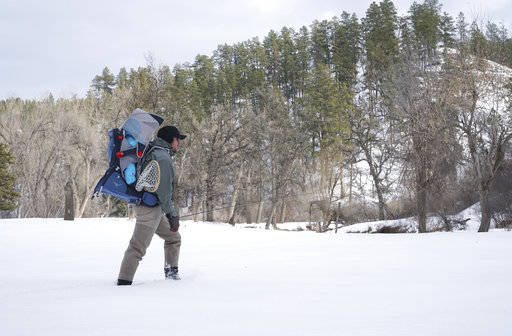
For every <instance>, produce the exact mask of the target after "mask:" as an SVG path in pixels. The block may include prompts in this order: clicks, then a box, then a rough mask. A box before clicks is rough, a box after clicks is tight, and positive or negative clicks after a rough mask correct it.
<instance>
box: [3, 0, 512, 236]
mask: <svg viewBox="0 0 512 336" xmlns="http://www.w3.org/2000/svg"><path fill="white" fill-rule="evenodd" d="M507 67H512V39H511V38H510V37H509V34H508V32H507V30H506V29H505V28H504V27H503V25H498V24H496V23H493V22H486V23H482V22H478V21H473V22H471V23H469V22H467V20H466V18H465V17H464V15H463V14H460V15H459V16H458V17H456V18H453V17H451V16H450V15H448V14H447V13H445V12H442V5H441V4H440V3H439V2H438V1H437V0H425V1H423V2H421V3H417V2H414V3H413V4H412V5H411V7H410V9H409V11H408V13H407V15H405V16H399V15H398V14H397V11H396V8H395V6H394V4H393V2H392V1H389V0H383V1H381V2H379V3H377V2H374V3H372V4H371V5H370V6H369V8H368V9H367V11H366V14H365V16H364V17H363V18H360V19H359V18H358V17H357V16H356V15H355V14H350V13H347V12H343V13H342V14H341V15H340V16H338V17H334V18H332V19H331V20H323V21H314V22H313V23H312V24H311V25H310V26H309V27H306V26H304V27H302V28H300V29H298V30H295V29H292V28H289V27H284V28H282V29H281V30H280V31H279V32H276V31H270V32H269V33H268V34H267V35H266V36H265V37H264V38H263V40H262V41H260V40H259V39H258V38H253V39H250V40H247V41H244V42H241V43H236V44H233V45H227V44H224V45H220V46H219V47H218V48H217V49H216V50H215V51H213V53H212V54H211V55H198V56H197V57H196V58H195V60H194V62H192V63H183V64H177V65H175V66H174V67H172V68H171V67H170V66H168V65H161V64H156V62H155V60H154V59H153V58H152V57H151V56H150V57H148V59H147V64H146V65H145V66H143V67H139V68H137V69H130V70H129V71H128V70H127V69H125V68H121V69H120V71H119V72H118V74H117V75H115V74H113V73H112V72H111V71H110V70H109V68H108V67H105V69H104V70H103V72H102V73H101V74H99V75H97V76H96V77H95V78H94V79H93V81H92V84H91V90H90V91H89V92H88V94H87V96H86V97H85V98H78V97H75V98H72V99H57V100H55V99H53V97H51V96H50V97H48V98H46V99H44V100H39V101H35V100H21V99H15V98H11V99H7V100H4V101H1V102H0V118H1V121H2V123H1V125H2V126H1V128H0V139H1V140H2V142H3V143H5V144H6V145H7V146H8V148H10V150H11V152H12V154H14V156H15V158H16V163H15V164H14V165H13V166H12V169H11V170H12V172H13V173H14V175H15V176H16V177H17V182H16V183H15V185H14V189H15V191H16V192H18V193H19V195H20V197H19V200H18V201H17V204H18V205H19V207H18V209H17V210H16V214H17V215H18V216H21V217H34V216H43V217H54V216H60V215H62V213H63V202H62V194H63V188H64V185H65V184H66V183H67V182H68V181H69V182H71V184H72V187H73V188H72V189H73V195H74V199H75V204H76V213H77V215H78V216H82V215H87V216H97V215H104V216H115V215H124V214H125V212H126V207H125V205H124V204H122V203H120V202H118V201H116V200H114V199H109V198H104V199H102V200H101V201H98V202H97V201H94V202H90V201H89V199H88V197H89V196H90V193H91V191H92V188H93V187H94V185H95V183H96V181H97V179H98V178H99V177H100V176H101V175H102V173H103V171H104V168H105V166H106V153H105V152H106V132H107V130H108V129H109V128H112V127H118V126H119V125H120V124H121V123H122V121H123V120H124V119H125V118H126V117H127V116H128V114H129V113H130V112H131V111H132V110H133V109H135V108H137V107H139V108H142V109H144V110H146V111H148V112H151V113H156V114H159V115H161V116H162V117H164V118H165V119H166V120H167V123H169V124H174V125H177V126H178V127H179V128H180V130H183V132H184V133H185V134H189V135H190V136H189V137H188V138H187V139H186V140H185V143H184V144H183V148H182V149H183V151H182V152H181V153H180V155H179V157H178V159H177V183H178V185H179V187H178V189H177V190H179V192H178V193H177V194H176V195H175V197H176V200H175V201H176V203H175V204H178V205H179V206H180V208H182V214H183V215H184V214H186V213H193V214H196V215H194V216H193V217H195V219H198V218H199V217H201V215H197V213H201V212H202V213H203V215H202V216H203V217H204V219H205V220H208V221H215V220H222V221H229V222H231V223H235V222H241V221H243V222H249V223H251V222H262V221H265V222H266V224H267V227H270V226H271V225H273V226H276V225H277V223H278V222H280V221H281V222H283V221H292V220H307V219H308V218H309V216H310V212H311V211H310V208H311V207H310V205H311V204H312V201H315V202H314V203H315V204H316V205H318V207H317V210H315V211H316V214H314V217H315V220H319V221H321V222H322V223H323V229H327V227H328V225H329V222H330V221H331V220H332V219H333V217H335V216H334V214H335V212H336V211H337V207H336V206H335V204H336V202H341V204H342V216H343V217H344V218H345V220H346V221H347V222H357V221H361V220H368V219H377V218H378V219H390V218H400V217H405V216H412V215H415V216H417V218H418V229H419V231H420V232H426V231H428V230H429V228H428V227H427V217H428V216H429V215H430V214H435V215H437V216H438V217H439V218H440V219H441V220H442V222H443V223H444V224H446V226H447V227H448V226H449V219H448V218H449V217H448V216H449V215H452V214H454V213H456V212H457V211H458V210H461V208H463V207H464V206H467V205H469V204H471V203H472V202H476V201H480V203H481V212H482V223H481V227H480V229H481V230H482V231H487V230H488V229H489V225H490V221H491V219H492V218H494V219H497V218H498V217H497V216H502V217H499V218H501V220H505V217H503V216H505V214H507V216H508V212H507V211H506V210H507V209H506V208H507V206H505V205H504V206H494V205H495V202H494V203H493V199H495V198H496V197H493V195H494V194H493V193H494V192H495V191H496V190H498V189H499V188H496V186H495V185H496V179H498V178H500V176H501V175H502V174H504V172H505V170H504V167H505V166H506V165H507V164H508V159H509V155H510V151H509V146H508V145H509V142H510V138H511V136H512V135H511V134H512V128H511V123H510V112H511V106H510V98H511V91H510V90H511V88H512V86H511V82H510V78H512V75H511V73H510V70H508V68H507ZM496 192H497V191H496ZM15 196H16V195H14V194H11V195H10V196H9V197H10V198H11V199H12V198H13V197H15ZM2 197H4V196H3V194H2ZM6 198H7V196H6ZM219 208H222V210H218V211H217V210H216V209H219ZM336 215H337V214H336Z"/></svg>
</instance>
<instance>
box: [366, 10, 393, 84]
mask: <svg viewBox="0 0 512 336" xmlns="http://www.w3.org/2000/svg"><path fill="white" fill-rule="evenodd" d="M361 24H362V27H363V47H364V50H365V62H364V63H365V64H364V65H365V84H366V86H367V87H368V88H370V89H372V90H376V91H378V90H379V87H380V84H381V82H382V81H383V80H385V79H386V77H387V76H388V73H389V71H390V69H391V66H392V64H393V63H394V62H395V60H396V58H397V55H398V38H397V36H396V31H397V29H398V17H397V14H396V9H395V6H394V4H393V2H391V1H390V0H383V1H382V2H381V3H380V4H377V3H375V2H373V3H372V4H371V5H370V7H369V8H368V10H367V11H366V16H365V17H364V18H363V20H362V23H361Z"/></svg>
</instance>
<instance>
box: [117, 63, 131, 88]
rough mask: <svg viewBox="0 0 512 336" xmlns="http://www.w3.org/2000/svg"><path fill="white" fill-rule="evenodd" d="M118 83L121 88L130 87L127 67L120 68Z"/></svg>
mask: <svg viewBox="0 0 512 336" xmlns="http://www.w3.org/2000/svg"><path fill="white" fill-rule="evenodd" d="M117 85H118V86H119V87H120V88H125V87H128V85H129V84H128V71H126V68H124V67H122V68H121V69H120V70H119V74H118V75H117Z"/></svg>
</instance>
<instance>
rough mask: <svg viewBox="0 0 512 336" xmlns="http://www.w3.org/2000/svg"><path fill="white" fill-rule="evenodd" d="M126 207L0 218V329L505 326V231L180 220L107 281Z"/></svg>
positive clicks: (112, 331) (256, 331) (123, 231)
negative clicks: (394, 230) (176, 260)
mask: <svg viewBox="0 0 512 336" xmlns="http://www.w3.org/2000/svg"><path fill="white" fill-rule="evenodd" d="M133 225H134V223H133V221H128V220H126V219H80V220H76V221H74V222H71V223H70V222H64V221H63V220H60V219H27V220H0V248H1V251H2V253H0V273H1V276H0V335H52V336H57V335H66V336H67V335H137V336H140V335H144V336H149V335H158V336H161V335H208V336H212V335H222V336H227V335H237V336H238V335H257V336H263V335H265V336H266V335H279V336H284V335H294V336H295V335H308V336H309V335H386V336H387V335H407V336H411V335H415V336H419V335H428V336H431V335H450V336H451V335H493V336H497V335H509V334H510V330H512V319H510V316H511V314H512V304H511V302H512V287H511V286H510V279H511V277H512V263H511V262H510V255H511V254H512V244H511V243H510V242H511V241H512V232H506V231H494V232H490V233H487V234H477V233H473V232H456V233H433V234H426V235H416V234H397V235H344V234H341V235H334V234H327V235H325V234H316V233H314V232H279V231H264V230H251V229H245V228H233V227H230V226H228V225H224V224H219V225H208V224H202V223H192V222H186V223H185V224H184V225H183V229H182V230H181V232H182V236H183V247H182V259H181V260H182V261H181V271H182V276H183V280H182V281H179V282H170V281H165V280H163V279H162V277H163V275H162V273H163V271H162V267H163V248H162V241H161V240H160V239H159V238H158V237H155V238H154V240H153V242H152V245H151V247H150V249H149V250H148V253H147V255H146V257H145V258H144V260H143V262H142V264H141V266H140V268H139V270H138V272H137V274H136V278H135V284H134V286H131V287H116V286H114V281H115V280H116V277H117V272H118V267H119V264H120V262H121V258H122V255H123V252H124V249H125V248H126V245H127V243H128V240H129V239H130V236H131V233H132V230H133Z"/></svg>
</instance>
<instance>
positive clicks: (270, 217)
mask: <svg viewBox="0 0 512 336" xmlns="http://www.w3.org/2000/svg"><path fill="white" fill-rule="evenodd" d="M275 213H276V204H275V202H274V201H272V209H271V211H270V216H268V218H267V222H266V224H265V230H268V229H270V223H272V227H273V228H275V227H276V226H275V223H274V221H273V218H274V216H275Z"/></svg>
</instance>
